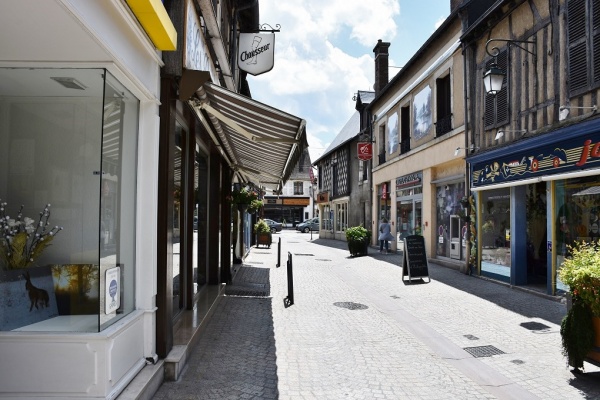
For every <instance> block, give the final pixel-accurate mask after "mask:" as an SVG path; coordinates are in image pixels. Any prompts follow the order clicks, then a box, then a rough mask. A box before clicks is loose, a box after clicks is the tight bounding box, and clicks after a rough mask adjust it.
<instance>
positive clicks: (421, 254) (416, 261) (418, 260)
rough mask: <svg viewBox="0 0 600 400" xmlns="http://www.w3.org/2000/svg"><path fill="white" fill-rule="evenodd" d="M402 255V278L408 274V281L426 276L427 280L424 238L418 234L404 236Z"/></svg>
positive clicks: (427, 269) (427, 271)
mask: <svg viewBox="0 0 600 400" xmlns="http://www.w3.org/2000/svg"><path fill="white" fill-rule="evenodd" d="M403 253H404V254H403V256H402V280H404V277H405V276H408V281H409V283H410V282H412V280H413V279H419V280H421V281H422V280H423V279H422V278H424V277H427V279H429V282H431V278H429V264H428V262H427V254H426V252H425V238H424V237H423V236H420V235H411V236H407V237H405V238H404V251H403Z"/></svg>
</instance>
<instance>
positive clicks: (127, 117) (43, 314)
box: [0, 68, 139, 332]
mask: <svg viewBox="0 0 600 400" xmlns="http://www.w3.org/2000/svg"><path fill="white" fill-rule="evenodd" d="M138 112H139V101H138V100H137V99H136V98H135V97H134V96H133V95H132V94H131V93H130V92H129V91H128V90H127V89H126V88H125V87H124V86H123V85H121V84H120V83H119V82H118V81H117V80H116V79H115V78H114V77H113V76H111V75H110V74H109V73H108V72H107V71H106V70H104V69H30V68H28V69H0V115H1V116H2V117H1V118H0V199H1V200H0V202H1V203H3V204H4V205H3V206H2V207H0V214H2V215H4V217H5V220H6V221H10V223H9V225H11V227H12V228H13V230H12V232H13V233H14V234H13V235H11V234H8V235H7V234H6V233H3V234H1V236H0V293H2V295H1V296H2V297H3V298H4V299H7V298H10V301H3V302H2V305H0V315H5V316H11V318H12V317H15V316H17V319H16V320H15V319H14V318H12V319H11V320H10V321H8V322H7V320H3V321H2V322H0V330H25V331H33V330H35V331H74V332H75V331H77V332H97V331H99V330H101V329H104V328H106V327H108V326H110V325H111V324H113V323H115V322H116V321H118V320H119V319H121V318H122V317H123V316H124V315H126V314H128V313H130V312H131V311H132V310H133V309H134V306H135V298H134V293H135V290H134V282H135V268H134V267H135V248H136V246H135V225H136V224H135V215H136V209H135V200H136V191H135V188H136V164H137V159H136V154H137V131H138V118H139V115H138ZM40 213H41V214H40ZM6 217H9V219H8V220H7V219H6ZM40 223H41V224H40ZM57 230H58V233H56V231H57ZM5 232H6V231H5ZM19 232H20V233H23V235H21V236H19V238H20V239H16V240H15V237H16V236H17V235H18V233H19ZM51 232H52V235H50V233H51ZM36 233H37V234H38V235H41V236H43V237H44V240H45V241H46V242H45V243H50V245H49V246H39V245H37V244H36V240H38V239H37V238H40V237H41V236H36ZM54 233H56V234H54ZM27 235H29V236H28V237H27ZM20 240H23V241H24V242H25V243H26V245H25V246H22V247H20V246H19V245H18V243H19V241H20ZM42 242H43V241H42ZM32 248H35V249H36V250H35V251H34V252H33V253H29V254H28V256H27V257H26V258H27V259H29V260H30V261H29V262H28V263H27V264H28V265H27V266H26V267H27V268H26V269H25V270H24V269H22V267H24V265H20V264H18V263H16V262H15V260H14V259H12V258H7V257H6V254H7V252H8V253H10V254H13V255H14V254H17V253H19V254H22V252H23V251H27V250H26V249H32ZM24 271H25V272H24ZM25 280H26V282H27V286H26V285H25ZM31 296H33V297H31ZM33 299H35V301H33ZM30 308H31V311H29V310H30ZM19 315H20V316H21V318H18V316H19ZM23 315H27V317H22V316H23Z"/></svg>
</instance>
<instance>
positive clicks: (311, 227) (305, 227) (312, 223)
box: [296, 218, 319, 233]
mask: <svg viewBox="0 0 600 400" xmlns="http://www.w3.org/2000/svg"><path fill="white" fill-rule="evenodd" d="M296 230H297V231H300V232H304V233H308V232H310V231H318V230H319V218H312V219H307V220H306V221H304V222H302V223H299V224H298V225H296Z"/></svg>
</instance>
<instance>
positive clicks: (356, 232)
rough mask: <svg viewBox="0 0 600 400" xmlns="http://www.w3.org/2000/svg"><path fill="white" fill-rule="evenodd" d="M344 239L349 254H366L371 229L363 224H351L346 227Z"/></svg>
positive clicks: (356, 255) (358, 255) (353, 255)
mask: <svg viewBox="0 0 600 400" xmlns="http://www.w3.org/2000/svg"><path fill="white" fill-rule="evenodd" d="M346 241H347V242H348V250H350V256H352V257H360V256H366V255H367V254H368V252H369V250H368V249H369V242H370V241H371V231H368V230H367V229H366V228H364V227H363V226H353V227H350V228H348V229H346Z"/></svg>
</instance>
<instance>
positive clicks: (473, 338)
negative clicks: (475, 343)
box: [463, 335, 479, 340]
mask: <svg viewBox="0 0 600 400" xmlns="http://www.w3.org/2000/svg"><path fill="white" fill-rule="evenodd" d="M463 336H464V337H466V338H467V339H469V340H479V338H478V337H477V336H473V335H463Z"/></svg>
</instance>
